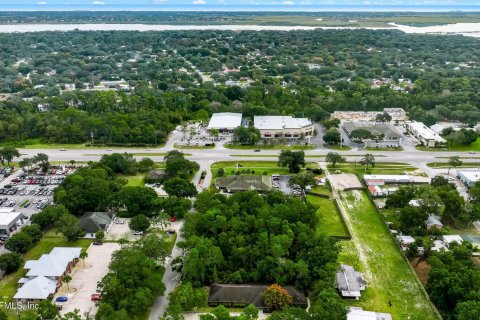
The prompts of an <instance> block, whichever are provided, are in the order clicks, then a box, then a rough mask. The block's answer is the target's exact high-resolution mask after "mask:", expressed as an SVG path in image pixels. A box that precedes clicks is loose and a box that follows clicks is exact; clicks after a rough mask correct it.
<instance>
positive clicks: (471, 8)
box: [0, 0, 480, 12]
mask: <svg viewBox="0 0 480 320" xmlns="http://www.w3.org/2000/svg"><path fill="white" fill-rule="evenodd" d="M0 2H3V3H5V0H0ZM9 2H10V1H9ZM13 2H14V1H13V0H12V1H11V2H10V3H9V4H2V3H0V11H73V10H88V11H160V10H161V11H291V12H301V11H309V12H312V11H313V12H326V11H329V12H348V11H350V12H372V11H374V12H453V11H457V12H458V11H463V12H475V11H476V12H480V4H478V5H282V4H277V5H262V4H260V5H228V4H223V5H222V4H218V5H207V4H205V5H171V4H168V3H163V4H156V5H155V4H145V5H143V4H138V5H115V4H111V2H114V1H90V4H75V3H70V2H74V1H70V2H68V1H66V3H65V4H49V3H48V1H39V2H38V3H44V4H29V5H19V4H13ZM93 2H98V3H99V4H98V5H93V4H91V3H93ZM148 2H150V3H154V2H155V1H148ZM101 3H104V4H101Z"/></svg>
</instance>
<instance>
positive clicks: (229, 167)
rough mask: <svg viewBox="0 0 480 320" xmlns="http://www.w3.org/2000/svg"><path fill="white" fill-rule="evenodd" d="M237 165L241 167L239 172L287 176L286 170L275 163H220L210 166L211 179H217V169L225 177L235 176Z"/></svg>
mask: <svg viewBox="0 0 480 320" xmlns="http://www.w3.org/2000/svg"><path fill="white" fill-rule="evenodd" d="M237 163H238V164H240V165H242V167H240V168H239V169H240V170H248V169H249V170H250V171H251V170H254V171H255V173H254V174H260V175H262V174H263V173H264V172H267V175H272V174H275V173H279V174H288V168H282V167H279V166H277V162H276V161H222V162H215V163H214V164H212V167H211V168H212V169H211V170H212V177H213V179H215V178H217V177H218V175H217V170H218V169H219V168H223V169H224V170H225V175H226V176H228V175H232V174H235V170H236V165H237ZM213 179H212V180H213Z"/></svg>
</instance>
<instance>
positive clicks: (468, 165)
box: [427, 161, 480, 169]
mask: <svg viewBox="0 0 480 320" xmlns="http://www.w3.org/2000/svg"><path fill="white" fill-rule="evenodd" d="M427 166H428V167H430V168H448V167H449V164H448V163H447V162H429V163H427ZM460 167H461V168H478V167H480V161H479V162H463V163H462V165H461V166H460ZM452 169H455V168H454V167H452Z"/></svg>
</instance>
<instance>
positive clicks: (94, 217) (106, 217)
mask: <svg viewBox="0 0 480 320" xmlns="http://www.w3.org/2000/svg"><path fill="white" fill-rule="evenodd" d="M113 219H114V214H113V213H112V212H86V213H85V214H84V215H83V216H82V217H81V218H80V221H79V222H78V226H79V227H80V229H82V230H83V231H85V232H86V233H87V234H88V233H90V234H94V233H95V232H97V231H98V230H104V231H108V230H109V229H110V226H111V225H112V222H113Z"/></svg>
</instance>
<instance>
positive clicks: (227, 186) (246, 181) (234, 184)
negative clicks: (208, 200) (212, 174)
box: [215, 175, 272, 193]
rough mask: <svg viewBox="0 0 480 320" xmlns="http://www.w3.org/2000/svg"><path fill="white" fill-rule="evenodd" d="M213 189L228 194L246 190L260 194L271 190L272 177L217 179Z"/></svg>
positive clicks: (246, 176)
mask: <svg viewBox="0 0 480 320" xmlns="http://www.w3.org/2000/svg"><path fill="white" fill-rule="evenodd" d="M215 187H216V188H217V189H220V190H223V191H225V192H229V193H233V192H239V191H247V190H257V191H259V192H262V191H266V190H270V189H271V188H272V177H271V176H249V175H238V176H237V175H234V176H228V177H219V178H217V179H216V181H215Z"/></svg>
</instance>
